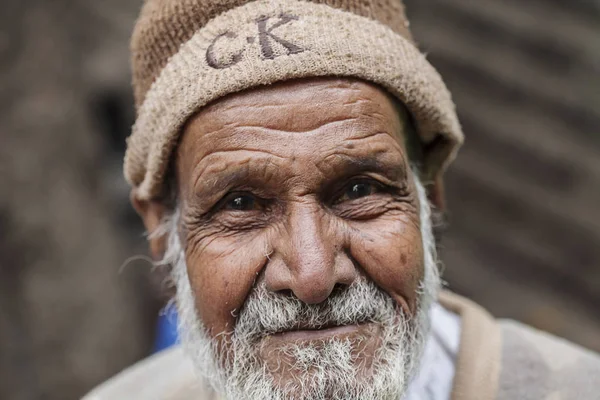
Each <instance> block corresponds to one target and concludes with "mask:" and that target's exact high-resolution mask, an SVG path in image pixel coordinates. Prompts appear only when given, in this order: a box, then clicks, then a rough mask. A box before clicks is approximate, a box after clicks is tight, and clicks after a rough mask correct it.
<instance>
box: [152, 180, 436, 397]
mask: <svg viewBox="0 0 600 400" xmlns="http://www.w3.org/2000/svg"><path fill="white" fill-rule="evenodd" d="M416 184H417V189H418V195H419V200H420V207H421V210H420V220H421V234H422V238H423V248H424V278H423V280H422V282H421V284H420V287H419V292H418V301H417V310H416V313H415V315H414V317H412V318H410V317H408V316H406V315H405V313H403V312H402V311H401V309H400V308H399V307H398V306H397V305H396V304H395V302H394V301H393V300H392V298H391V297H390V296H389V295H388V294H387V293H385V292H383V291H382V290H381V289H380V288H378V287H377V286H376V285H375V284H374V283H373V282H372V281H370V280H368V279H367V278H362V279H359V280H357V282H354V283H353V284H352V285H351V286H349V287H348V288H346V289H345V290H342V291H338V292H335V293H334V294H332V295H331V296H330V297H329V298H328V299H327V300H326V301H325V302H323V303H321V304H316V305H308V304H305V303H303V302H302V301H300V300H299V299H297V298H295V297H291V296H284V295H281V294H277V293H273V292H269V291H268V290H267V289H266V288H265V285H264V283H260V282H259V283H258V284H257V286H256V287H255V288H254V289H253V290H252V292H251V294H250V295H249V297H248V299H247V300H246V302H245V304H244V307H243V308H242V311H241V313H240V315H239V317H238V319H237V322H236V326H235V328H234V332H233V334H231V335H230V336H229V337H228V340H229V343H230V344H231V349H232V353H230V354H233V357H229V358H228V359H225V358H224V356H222V355H219V354H218V352H217V350H216V341H215V340H214V339H212V338H211V337H210V336H209V335H208V334H207V332H206V329H205V328H204V326H203V324H202V322H201V321H200V319H199V317H198V314H197V311H196V308H195V302H194V294H193V291H192V288H191V286H190V282H189V279H188V275H187V268H186V264H185V253H184V250H183V249H182V246H181V243H180V240H179V235H178V233H177V223H178V220H179V213H178V212H176V213H175V214H174V215H173V216H172V217H171V218H170V220H169V221H168V222H167V225H164V226H163V229H162V230H161V231H158V232H156V234H165V233H167V234H168V235H169V236H168V244H167V252H166V254H165V259H164V260H163V263H165V264H166V263H168V264H170V265H172V267H173V271H172V277H173V280H174V282H175V284H176V286H177V295H176V300H177V307H178V311H179V317H180V323H179V333H180V338H181V342H182V345H183V347H184V349H185V351H186V353H187V354H188V355H189V356H190V357H191V358H192V360H193V362H194V365H195V367H196V369H197V371H198V373H199V374H200V376H201V377H203V378H204V379H205V380H206V381H207V382H208V383H209V384H210V385H211V386H212V387H213V388H214V389H215V390H217V391H218V392H220V393H221V394H224V395H225V396H226V398H227V399H230V400H238V399H247V400H283V399H295V400H318V399H322V400H325V399H339V400H342V399H345V400H349V399H357V400H358V399H361V400H375V399H378V400H387V399H389V400H392V399H394V400H399V399H401V398H402V396H403V394H404V393H405V392H406V389H407V386H408V384H409V383H410V381H411V379H412V377H413V375H414V374H415V372H416V371H417V370H418V367H419V362H420V359H421V354H422V351H423V347H424V344H425V341H426V338H427V335H428V334H429V309H430V306H431V304H432V303H433V302H434V301H435V299H437V294H438V290H439V287H440V278H439V274H438V269H437V265H436V258H437V256H436V249H435V242H434V237H433V233H432V227H431V214H430V213H431V211H430V207H429V203H428V201H427V197H426V193H425V190H424V188H423V186H422V185H421V183H420V182H418V181H417V182H416ZM165 230H166V231H165ZM298 321H302V322H304V323H308V324H310V325H313V326H320V325H324V324H325V323H333V324H334V325H346V324H352V323H357V322H365V321H373V322H376V323H378V324H380V325H381V326H382V327H383V330H382V333H381V344H380V346H379V349H378V350H377V351H376V353H375V356H374V361H373V364H372V366H371V368H370V371H371V372H370V374H369V375H367V376H364V375H365V374H364V372H363V371H362V370H361V366H360V362H357V357H356V354H353V352H352V350H353V348H355V346H356V343H353V342H352V341H350V340H348V339H345V340H342V339H337V338H331V339H327V340H326V341H324V342H322V343H320V345H319V346H313V345H311V344H310V343H308V344H307V343H299V344H290V345H289V346H286V347H285V348H283V349H281V351H282V353H285V354H286V355H287V356H288V358H291V359H293V360H295V361H294V363H293V365H291V366H290V367H291V368H293V370H294V375H295V376H297V377H299V378H298V381H297V382H291V383H287V384H286V385H278V384H276V379H275V378H274V377H273V376H272V374H271V372H269V370H268V368H267V367H266V366H265V365H264V362H263V361H262V360H261V359H260V357H259V355H258V352H259V348H260V339H261V338H262V337H264V335H265V334H267V333H270V332H277V331H281V330H285V329H290V328H292V327H293V326H295V325H297V324H298ZM282 386H283V387H282Z"/></svg>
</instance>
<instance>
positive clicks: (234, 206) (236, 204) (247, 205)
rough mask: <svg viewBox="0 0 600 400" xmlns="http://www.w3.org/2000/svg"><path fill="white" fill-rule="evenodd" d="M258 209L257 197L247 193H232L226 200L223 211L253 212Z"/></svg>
mask: <svg viewBox="0 0 600 400" xmlns="http://www.w3.org/2000/svg"><path fill="white" fill-rule="evenodd" d="M257 208H258V201H257V200H256V197H254V196H252V195H251V194H246V193H232V194H230V195H229V196H227V197H226V198H225V199H224V202H223V209H224V210H231V211H252V210H255V209H257Z"/></svg>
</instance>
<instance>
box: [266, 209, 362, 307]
mask: <svg viewBox="0 0 600 400" xmlns="http://www.w3.org/2000/svg"><path fill="white" fill-rule="evenodd" d="M330 218H331V217H329V216H327V215H326V213H324V212H322V211H321V210H319V208H318V206H316V205H314V206H311V205H306V204H296V205H294V206H293V208H292V209H291V210H290V213H289V216H288V218H287V221H286V223H285V224H286V226H285V228H284V229H283V232H282V233H283V234H281V235H279V236H278V237H277V238H275V239H274V240H273V242H272V243H273V248H272V250H273V252H272V254H271V255H270V256H269V258H270V261H269V262H268V264H267V266H266V268H265V283H266V285H267V289H269V290H272V291H275V292H291V293H293V294H294V296H296V297H297V298H298V299H300V300H302V301H303V302H305V303H307V304H318V303H321V302H323V301H325V300H326V299H327V298H328V297H329V295H330V294H331V292H332V291H333V289H334V287H335V286H340V285H342V286H348V285H350V284H351V283H352V282H354V280H355V279H357V277H358V271H357V269H356V267H355V265H354V263H353V262H352V260H351V258H350V256H349V255H347V254H346V253H345V252H344V248H345V247H346V246H345V243H344V238H343V237H344V235H343V232H340V231H339V227H338V229H336V227H335V226H334V223H333V222H332V221H331V220H330Z"/></svg>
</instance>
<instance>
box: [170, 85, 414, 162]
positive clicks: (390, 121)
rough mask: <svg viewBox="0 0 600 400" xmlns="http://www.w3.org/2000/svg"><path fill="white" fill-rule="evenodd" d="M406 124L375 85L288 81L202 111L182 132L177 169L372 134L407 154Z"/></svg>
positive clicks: (403, 114)
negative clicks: (237, 151)
mask: <svg viewBox="0 0 600 400" xmlns="http://www.w3.org/2000/svg"><path fill="white" fill-rule="evenodd" d="M408 119H409V117H408V114H407V112H406V111H405V109H404V107H402V106H401V105H399V103H398V102H397V101H395V100H394V99H393V98H392V97H391V96H390V95H388V94H387V92H385V90H383V89H381V88H379V87H378V86H376V85H374V84H370V83H366V82H363V81H360V80H356V79H341V78H316V79H302V80H295V81H287V82H282V83H278V84H274V85H270V86H265V87H259V88H254V89H251V90H248V91H245V92H241V93H236V94H234V95H230V96H228V97H224V98H222V99H220V100H218V101H216V102H214V103H212V104H210V105H208V106H206V107H204V108H203V109H202V110H200V111H199V112H198V113H197V114H196V115H194V116H193V117H191V118H190V120H189V121H188V123H187V124H186V125H185V127H184V131H183V135H182V139H181V142H180V145H179V147H178V155H177V158H178V164H180V165H179V167H180V168H181V167H182V168H192V167H193V165H194V164H196V163H198V162H199V161H200V160H201V159H202V158H204V157H205V156H207V155H209V154H211V153H213V152H215V151H218V150H219V149H225V148H231V147H238V148H244V147H249V148H261V149H263V150H265V149H266V150H268V149H269V147H270V146H276V147H281V146H286V145H290V144H291V142H292V141H297V140H300V141H301V142H300V143H297V144H296V145H295V146H294V148H295V149H296V150H297V151H300V150H302V148H303V147H306V148H307V149H310V150H311V151H313V150H314V148H315V146H316V147H318V144H319V143H321V144H322V145H323V146H324V147H326V146H327V145H330V146H332V145H336V144H342V143H345V142H348V141H349V140H355V139H360V138H361V135H364V136H365V137H367V136H372V135H374V134H384V135H388V136H389V139H388V140H393V141H395V142H397V143H398V144H399V145H400V146H401V148H402V149H405V142H406V141H407V137H406V136H407V135H408V133H409V132H408V131H409V125H410V123H409V122H408ZM309 143H310V144H312V146H310V145H309ZM367 151H368V150H367ZM323 155H324V156H325V155H326V154H325V153H324V154H323ZM182 163H183V165H181V164H182Z"/></svg>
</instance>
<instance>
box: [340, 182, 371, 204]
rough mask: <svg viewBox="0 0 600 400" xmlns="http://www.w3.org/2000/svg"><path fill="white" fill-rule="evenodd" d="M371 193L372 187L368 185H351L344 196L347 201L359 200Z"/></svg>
mask: <svg viewBox="0 0 600 400" xmlns="http://www.w3.org/2000/svg"><path fill="white" fill-rule="evenodd" d="M371 193H373V185H371V184H370V183H362V182H361V183H353V184H351V185H350V187H349V188H348V189H347V190H346V196H348V198H349V199H351V200H354V199H359V198H361V197H365V196H368V195H370V194H371Z"/></svg>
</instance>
